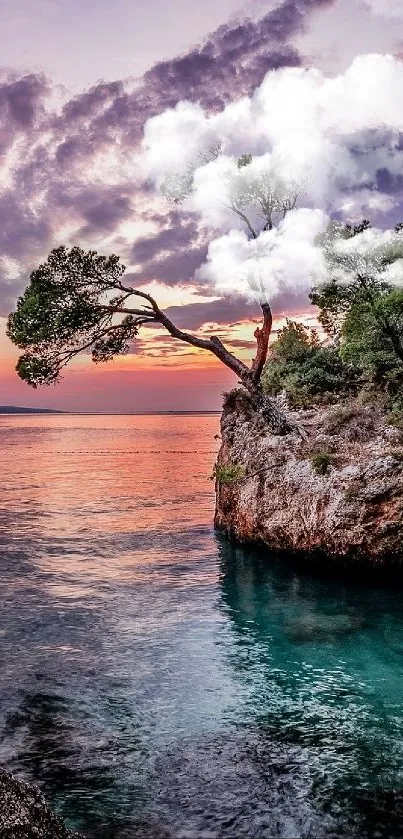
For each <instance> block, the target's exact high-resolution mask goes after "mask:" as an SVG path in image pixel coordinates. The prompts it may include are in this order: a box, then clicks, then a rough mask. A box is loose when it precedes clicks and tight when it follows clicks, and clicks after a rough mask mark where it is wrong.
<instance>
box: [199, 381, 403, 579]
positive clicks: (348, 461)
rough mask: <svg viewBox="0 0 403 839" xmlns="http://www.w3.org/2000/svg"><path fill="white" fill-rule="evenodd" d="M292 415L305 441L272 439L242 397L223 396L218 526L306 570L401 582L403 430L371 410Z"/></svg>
mask: <svg viewBox="0 0 403 839" xmlns="http://www.w3.org/2000/svg"><path fill="white" fill-rule="evenodd" d="M290 416H291V418H292V419H293V421H295V423H298V424H299V426H300V428H301V429H302V431H303V434H302V436H299V435H298V434H289V435H286V436H278V435H274V434H272V433H270V429H269V428H268V426H267V422H265V420H264V418H263V417H262V416H261V415H260V414H259V413H257V412H256V411H255V410H254V409H253V407H252V406H251V403H250V399H249V397H248V395H247V394H246V392H244V391H242V390H235V391H232V392H231V393H230V394H228V395H227V397H226V399H225V403H224V409H223V414H222V419H221V447H220V451H219V454H218V459H217V465H216V512H215V525H216V527H217V528H219V529H221V530H223V531H225V532H226V533H227V534H228V535H229V536H232V537H234V538H236V539H237V540H239V541H240V542H244V543H249V544H259V545H263V546H265V547H267V548H269V549H270V550H271V551H275V552H291V553H292V554H294V555H295V557H296V558H300V559H302V558H303V560H304V561H307V562H312V563H314V562H316V561H318V562H319V563H321V564H322V565H323V563H328V564H332V563H333V564H334V563H336V564H339V565H340V564H342V565H344V566H348V567H349V568H350V569H358V568H361V566H362V565H364V566H366V568H367V569H368V568H370V569H372V570H381V571H382V572H386V571H391V572H393V573H398V575H401V576H402V577H403V430H402V429H399V428H396V427H394V426H392V425H390V424H388V420H387V417H386V416H385V415H384V414H383V413H382V410H381V409H380V408H377V407H376V406H374V405H366V406H365V405H358V404H356V403H352V404H339V405H335V406H332V407H327V408H317V409H313V410H309V411H298V412H293V413H291V414H290Z"/></svg>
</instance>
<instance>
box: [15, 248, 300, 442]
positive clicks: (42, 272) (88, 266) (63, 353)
mask: <svg viewBox="0 0 403 839" xmlns="http://www.w3.org/2000/svg"><path fill="white" fill-rule="evenodd" d="M124 272H125V268H124V266H123V265H122V264H121V262H120V259H119V257H118V256H115V255H111V256H102V255H99V254H97V253H96V252H95V251H87V252H85V251H83V250H82V249H81V248H79V247H73V248H71V249H68V248H66V247H64V246H61V247H58V248H56V249H54V250H52V251H51V253H50V254H49V256H48V258H47V260H46V262H44V263H43V264H42V265H40V266H39V267H38V268H37V269H36V270H35V271H33V272H32V274H31V276H30V282H29V285H28V287H27V288H26V290H25V292H24V294H23V295H22V296H21V297H20V298H19V299H18V302H17V308H16V311H15V312H13V313H12V314H11V315H10V316H9V319H8V325H7V334H8V336H9V337H10V338H11V340H12V341H13V343H14V344H16V345H17V346H18V347H19V348H20V349H22V350H23V354H22V355H21V356H20V358H19V359H18V362H17V368H16V369H17V372H18V375H19V376H20V378H21V379H23V380H24V381H26V382H28V384H30V385H31V386H32V387H38V386H40V385H45V384H52V383H55V382H57V381H58V380H59V378H60V374H61V371H62V370H63V368H64V367H65V366H66V365H67V364H68V363H69V361H71V359H73V358H74V357H75V356H77V355H79V354H80V353H91V355H92V359H93V361H94V362H101V361H109V360H110V359H112V358H113V357H114V356H116V355H119V354H122V353H125V352H128V351H129V349H130V346H131V344H132V342H133V340H134V339H135V338H136V336H137V335H138V334H139V329H140V328H141V327H142V326H144V325H149V324H157V325H159V326H161V327H164V329H166V330H167V332H169V334H170V335H171V336H172V337H173V338H176V339H178V340H179V341H184V342H185V343H187V344H190V345H191V346H193V347H197V348H198V349H201V350H207V351H208V352H211V353H213V355H215V356H216V357H217V358H218V359H219V360H220V361H221V362H222V363H223V364H225V365H226V366H227V367H229V369H230V370H232V371H233V372H234V373H235V374H236V376H237V377H238V379H239V380H240V382H241V383H242V385H243V386H244V387H245V388H246V390H247V391H248V392H249V394H250V395H251V398H252V401H253V403H254V405H255V407H256V409H257V410H260V411H262V413H263V414H264V416H265V417H266V419H267V422H268V424H269V426H270V428H271V430H272V431H273V432H275V433H278V434H287V433H289V432H291V431H293V430H295V429H294V426H293V425H292V423H291V422H290V421H289V420H288V419H287V418H286V417H285V415H284V414H283V413H282V411H280V409H279V408H278V406H277V405H276V403H275V401H273V400H271V399H268V398H267V397H265V396H264V394H263V390H262V386H261V382H260V378H261V373H262V370H263V367H264V364H265V361H266V357H267V349H268V342H269V337H270V331H271V312H270V308H269V307H267V308H266V306H265V304H263V305H262V310H263V325H262V327H261V328H258V329H257V330H256V332H255V337H256V342H257V348H256V356H255V358H254V360H253V362H252V364H251V366H250V367H248V366H247V365H246V364H244V363H243V362H242V361H241V360H240V359H238V358H236V356H235V355H233V353H231V352H230V351H229V350H228V349H226V347H225V346H224V344H223V343H222V342H221V340H220V339H219V338H218V337H215V336H212V337H210V338H201V337H198V336H196V335H192V334H190V333H188V332H184V331H183V330H181V329H179V328H178V327H177V326H175V324H174V323H173V322H172V321H171V320H170V318H169V317H167V315H166V314H165V313H164V312H163V311H162V310H161V309H160V307H159V306H158V304H157V302H156V301H155V300H154V298H153V297H151V295H150V294H147V293H146V292H144V291H141V290H138V289H134V288H132V287H131V286H130V285H126V284H125V283H124V282H123V276H124ZM136 302H137V305H133V304H135V303H136Z"/></svg>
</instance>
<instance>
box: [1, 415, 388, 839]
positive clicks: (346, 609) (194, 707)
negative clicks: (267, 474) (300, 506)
mask: <svg viewBox="0 0 403 839" xmlns="http://www.w3.org/2000/svg"><path fill="white" fill-rule="evenodd" d="M219 433H220V427H219V415H218V414H217V415H216V414H209V415H203V414H199V415H195V414H192V415H186V414H179V415H175V414H169V415H152V416H146V415H143V416H133V415H130V416H117V415H114V416H100V415H82V416H80V415H62V414H59V415H14V416H12V415H7V416H1V417H0V448H1V478H0V572H1V585H0V656H1V667H0V766H2V767H4V768H5V769H7V770H10V771H12V772H13V773H15V774H16V775H17V776H19V777H20V778H22V779H25V780H28V781H31V782H34V783H35V784H37V785H38V786H39V787H40V788H41V790H42V791H43V793H44V794H45V796H46V798H47V799H48V801H49V802H50V804H51V806H52V807H53V809H54V810H55V811H56V812H57V813H58V814H60V815H61V816H62V817H63V818H64V819H65V820H66V823H67V825H68V826H69V827H70V828H72V829H73V828H74V829H76V830H78V831H80V832H81V833H82V834H83V835H84V836H86V837H92V839H95V837H96V838H97V839H101V837H102V839H108V837H110V839H131V838H132V837H134V838H136V837H141V839H151V837H156V839H199V837H200V839H227V838H228V839H238V837H239V839H252V838H253V839H272V837H284V838H286V837H287V839H293V838H294V837H304V839H305V837H306V838H308V837H336V836H337V837H338V836H346V837H351V836H357V837H374V839H375V837H377V838H378V837H385V839H386V837H388V839H398V837H399V838H400V837H401V836H402V835H403V690H402V689H403V608H402V607H403V591H402V590H399V588H397V587H394V588H391V587H387V586H385V587H383V586H382V585H381V584H380V583H375V582H374V581H373V580H372V581H366V580H365V579H363V580H362V581H360V582H358V581H357V580H355V581H349V580H342V579H340V578H339V579H338V578H333V577H331V576H329V575H323V576H322V575H321V574H320V573H319V572H316V574H315V575H314V574H313V573H312V574H310V573H308V572H307V571H305V572H304V571H301V570H300V569H299V570H297V569H296V568H294V567H293V563H292V561H290V562H287V563H285V562H284V560H280V558H279V557H276V556H275V555H273V554H271V553H270V552H269V551H267V550H266V551H264V550H259V551H258V550H253V549H246V548H243V547H242V546H239V545H236V544H234V543H233V542H230V541H229V540H228V539H227V538H226V537H225V536H223V535H222V534H219V533H217V532H215V531H214V528H213V515H214V483H213V481H212V479H211V476H212V471H213V465H214V461H215V457H216V453H217V450H218V447H219V442H220V441H219Z"/></svg>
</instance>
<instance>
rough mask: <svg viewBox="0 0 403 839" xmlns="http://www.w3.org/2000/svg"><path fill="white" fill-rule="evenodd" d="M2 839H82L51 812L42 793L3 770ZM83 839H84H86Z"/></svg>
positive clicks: (0, 772) (0, 801)
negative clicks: (3, 838)
mask: <svg viewBox="0 0 403 839" xmlns="http://www.w3.org/2000/svg"><path fill="white" fill-rule="evenodd" d="M0 836H2V837H5V838H6V837H7V839H80V836H79V835H78V833H70V832H69V831H68V830H67V829H66V828H65V826H64V824H63V822H62V820H61V819H59V818H58V816H55V814H54V813H52V811H51V810H50V808H49V807H48V805H47V804H46V801H45V799H44V797H43V795H42V793H41V792H40V791H39V789H38V788H37V787H35V786H32V785H31V784H27V783H25V782H24V781H20V780H19V779H18V778H15V777H14V775H10V774H9V773H8V772H5V771H4V770H3V769H0ZM82 839H83V837H82Z"/></svg>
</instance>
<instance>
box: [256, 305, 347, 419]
mask: <svg viewBox="0 0 403 839" xmlns="http://www.w3.org/2000/svg"><path fill="white" fill-rule="evenodd" d="M355 385H356V376H355V371H354V370H353V369H352V367H351V366H347V365H345V364H344V363H343V361H342V359H341V358H340V355H339V353H338V351H337V350H336V349H333V348H331V347H321V346H320V344H319V340H318V336H317V333H316V332H315V330H310V329H308V328H307V327H306V326H304V325H303V324H301V323H296V322H295V321H291V320H288V321H287V324H286V326H285V327H284V328H283V329H282V330H281V331H280V333H279V336H278V338H277V340H276V341H275V342H274V343H273V345H272V347H271V351H270V356H269V360H268V362H267V364H266V366H265V369H264V371H263V374H262V387H263V390H264V392H265V393H267V394H268V395H270V396H275V395H277V394H279V393H281V391H283V390H284V391H285V392H286V394H287V397H288V400H289V402H290V403H291V405H292V406H293V407H295V408H305V407H309V406H310V405H311V404H312V403H315V402H323V401H331V400H332V398H334V396H335V395H341V394H344V393H348V392H349V391H350V390H352V389H353V388H354V386H355Z"/></svg>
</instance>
